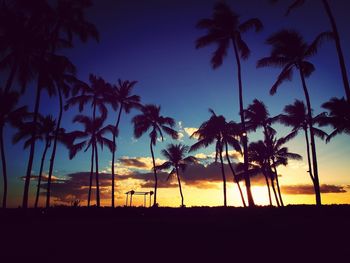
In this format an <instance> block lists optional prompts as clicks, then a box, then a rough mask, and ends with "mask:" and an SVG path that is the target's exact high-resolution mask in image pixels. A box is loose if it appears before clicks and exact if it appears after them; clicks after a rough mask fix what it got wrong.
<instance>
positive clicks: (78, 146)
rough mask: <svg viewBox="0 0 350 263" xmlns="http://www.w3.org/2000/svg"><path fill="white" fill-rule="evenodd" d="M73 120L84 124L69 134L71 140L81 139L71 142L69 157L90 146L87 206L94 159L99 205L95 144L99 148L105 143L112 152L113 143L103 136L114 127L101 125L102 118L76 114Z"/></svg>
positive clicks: (97, 202) (98, 204)
mask: <svg viewBox="0 0 350 263" xmlns="http://www.w3.org/2000/svg"><path fill="white" fill-rule="evenodd" d="M73 122H78V123H80V124H82V125H83V126H84V130H83V131H74V132H71V133H70V134H69V136H70V137H71V138H73V142H75V140H77V139H79V140H82V141H80V142H78V143H75V144H74V143H73V144H72V145H71V147H70V149H69V158H70V159H72V158H74V157H75V155H76V154H77V153H78V152H79V151H81V150H82V149H84V148H85V149H84V152H86V151H87V150H88V149H89V148H90V147H91V171H90V184H89V193H88V206H90V200H91V188H92V177H93V166H94V161H95V179H96V205H97V207H100V184H99V171H98V149H97V146H98V145H100V147H101V149H103V146H104V145H106V146H107V147H108V149H109V150H110V151H111V152H112V151H113V149H114V144H113V142H112V141H111V140H109V139H107V138H106V137H104V135H105V134H106V133H111V134H113V131H114V128H113V126H112V125H107V126H105V127H103V122H104V119H103V118H101V117H99V118H95V119H94V118H90V117H87V116H84V115H77V116H76V117H75V118H74V119H73Z"/></svg>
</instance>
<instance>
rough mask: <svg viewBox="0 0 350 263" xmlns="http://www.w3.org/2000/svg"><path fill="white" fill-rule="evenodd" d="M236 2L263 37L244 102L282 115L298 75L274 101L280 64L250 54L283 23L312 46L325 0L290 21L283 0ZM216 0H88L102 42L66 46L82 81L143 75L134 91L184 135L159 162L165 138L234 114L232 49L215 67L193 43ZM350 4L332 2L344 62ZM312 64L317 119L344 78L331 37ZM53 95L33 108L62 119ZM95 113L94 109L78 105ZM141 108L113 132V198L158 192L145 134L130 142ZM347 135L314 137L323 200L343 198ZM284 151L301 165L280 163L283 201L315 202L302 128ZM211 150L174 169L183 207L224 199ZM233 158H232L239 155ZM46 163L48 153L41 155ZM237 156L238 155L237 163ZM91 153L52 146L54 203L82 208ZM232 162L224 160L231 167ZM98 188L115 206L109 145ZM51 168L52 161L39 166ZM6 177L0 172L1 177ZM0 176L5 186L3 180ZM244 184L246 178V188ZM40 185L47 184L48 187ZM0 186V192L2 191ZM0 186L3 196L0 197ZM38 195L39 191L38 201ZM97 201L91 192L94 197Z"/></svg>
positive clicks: (21, 166) (18, 160)
mask: <svg viewBox="0 0 350 263" xmlns="http://www.w3.org/2000/svg"><path fill="white" fill-rule="evenodd" d="M227 2H228V3H229V4H230V6H231V7H232V9H233V10H234V11H235V12H236V13H238V14H240V19H241V21H245V20H247V19H249V18H253V17H258V18H259V19H260V20H261V21H262V22H263V25H264V29H263V31H262V32H260V33H255V32H248V33H245V34H244V36H243V37H244V39H245V41H246V43H247V44H248V46H249V47H250V49H251V51H252V53H251V56H250V57H249V59H247V60H246V61H244V62H242V76H243V87H244V91H243V92H244V94H243V95H244V104H245V106H246V105H248V104H249V103H251V102H252V101H253V99H255V98H257V99H259V100H262V101H264V103H265V104H266V105H267V106H268V109H269V112H270V114H271V116H275V115H277V114H280V113H281V112H282V110H283V108H284V106H285V105H287V104H291V103H293V102H294V100H295V99H304V96H303V93H302V88H301V84H300V80H299V79H298V78H297V76H295V77H294V78H293V81H291V82H288V83H284V84H283V85H282V86H281V87H280V89H279V90H278V91H277V93H276V94H275V95H274V96H270V95H269V89H270V87H271V86H272V84H273V83H274V81H275V79H276V77H277V74H278V73H279V69H271V68H262V69H256V61H257V60H258V59H260V58H262V57H265V56H268V55H269V51H270V47H269V46H268V45H266V44H265V40H266V38H267V37H268V36H269V35H271V34H272V33H274V32H276V31H278V30H280V29H283V28H287V29H296V30H298V31H299V32H300V33H301V34H302V35H303V36H304V37H305V40H306V41H308V42H311V41H312V40H313V39H314V38H315V36H316V35H317V34H319V33H320V32H323V31H327V30H330V24H329V21H328V17H327V16H326V13H325V11H324V9H323V6H322V4H321V1H317V0H309V1H306V4H305V5H304V6H303V7H301V8H299V9H296V10H295V11H294V12H292V13H291V14H290V15H289V16H288V17H285V16H284V13H285V10H286V8H287V3H290V2H291V1H280V3H278V4H275V5H271V4H270V3H269V1H261V0H249V1H247V0H246V1H243V0H236V1H235V0H232V1H227ZM214 3H215V1H209V0H205V1H200V0H188V1H175V0H170V1H161V0H148V1H141V0H138V1H137V0H130V1H113V0H103V1H94V6H93V7H91V8H90V9H89V10H88V11H87V13H86V15H87V18H88V19H89V21H91V22H93V23H94V24H95V25H96V27H97V29H98V30H99V33H100V41H99V42H98V43H97V42H94V41H90V42H88V43H84V44H83V43H80V42H79V41H76V43H75V47H74V48H73V49H70V50H65V51H63V54H64V55H66V56H68V57H69V58H70V59H71V60H72V61H73V63H74V64H75V65H76V66H77V69H78V72H77V76H78V77H79V78H80V79H81V80H83V81H86V82H88V76H89V74H90V73H93V74H95V75H97V76H100V77H102V78H103V79H105V80H106V81H108V82H110V83H112V84H114V83H116V82H117V80H118V79H119V78H120V79H122V80H136V81H138V82H137V84H136V86H135V88H134V92H135V93H136V94H138V95H140V96H141V100H142V103H144V104H148V103H153V104H157V105H161V113H162V114H163V115H164V116H170V117H172V118H174V119H175V120H176V123H177V125H176V129H177V130H178V131H179V133H180V139H179V140H178V141H173V140H172V139H171V138H168V137H166V138H165V141H164V142H161V141H158V142H157V145H156V147H155V156H156V159H157V163H159V164H160V163H162V162H163V161H164V157H162V155H161V154H160V151H161V150H162V149H163V148H165V147H166V145H167V144H168V143H172V142H175V143H179V142H181V143H183V144H186V145H192V144H193V143H195V142H196V140H195V139H191V138H189V136H190V135H191V134H192V132H193V131H195V130H196V128H198V127H199V126H200V124H201V123H202V122H203V121H205V120H207V119H208V118H209V117H210V114H209V112H208V108H212V109H214V110H215V112H216V113H217V114H220V115H224V116H225V117H226V119H227V120H235V121H237V122H238V121H239V115H238V107H239V105H238V89H237V77H236V76H237V75H236V74H237V73H236V67H235V66H236V65H235V60H234V57H233V51H232V50H231V51H232V52H231V53H230V52H229V53H228V55H227V57H226V59H225V60H224V63H223V65H222V66H221V67H220V68H218V69H215V70H213V69H212V68H211V65H210V58H211V55H212V52H213V51H214V48H215V46H210V47H206V48H202V49H199V50H196V49H195V44H194V43H195V40H196V39H197V38H198V37H200V36H202V35H204V34H205V31H204V30H199V29H197V28H196V27H195V25H196V23H197V21H198V20H199V19H202V18H207V17H210V16H211V13H212V7H213V5H214ZM349 7H350V3H348V2H347V1H342V0H333V1H331V8H332V11H333V13H334V16H335V17H336V21H337V25H338V30H339V33H340V35H341V43H342V46H343V52H344V56H345V60H346V62H347V65H348V74H350V72H349V68H350V51H349V49H348V48H346V47H348V46H350V36H349V34H348V29H347V27H348V24H349V22H350V19H349V16H348V14H346V12H347V10H349ZM311 61H312V62H313V63H314V65H315V66H316V71H315V72H314V73H313V74H312V76H311V77H310V78H308V79H307V85H308V88H309V93H310V96H311V103H312V107H313V109H314V112H315V114H317V113H320V112H322V109H321V107H320V106H321V104H322V103H323V102H325V101H327V100H329V99H330V98H331V97H342V96H344V89H343V86H342V82H341V74H340V69H339V65H338V60H337V56H336V50H335V46H334V43H331V42H329V43H324V45H323V46H322V47H321V48H320V50H319V53H318V54H317V55H316V56H315V57H314V58H312V60H311ZM32 88H33V87H29V88H28V89H27V92H26V93H25V95H24V96H23V97H22V99H21V102H20V104H27V105H29V108H33V103H34V101H33V100H34V92H33V89H32ZM57 109H58V99H57V98H49V97H48V96H47V94H44V95H43V99H42V102H41V105H40V111H41V112H42V113H44V114H53V115H54V116H55V115H57ZM77 113H78V112H77V110H76V109H71V110H69V111H67V112H65V113H64V116H63V123H62V126H63V127H64V128H66V130H68V131H72V130H75V129H81V128H82V127H80V126H79V125H76V124H74V125H73V124H72V119H73V117H74V116H75V115H76V114H77ZM84 113H85V114H91V111H90V109H89V107H87V108H86V110H85V111H84ZM135 114H137V112H136V111H132V112H131V113H130V114H129V115H125V114H123V115H122V119H121V123H120V129H119V130H120V134H119V137H118V139H117V145H118V146H117V147H118V152H117V158H118V160H117V162H116V164H115V167H116V169H117V173H118V177H117V179H116V184H117V185H116V191H117V192H116V201H117V205H124V204H125V194H124V193H125V192H126V191H129V190H135V191H150V190H152V188H153V177H152V174H151V157H150V156H151V155H150V152H149V137H148V135H147V134H146V135H144V136H142V137H141V138H140V139H135V138H134V137H133V126H132V124H131V118H132V117H133V116H134V115H135ZM115 120H116V112H114V111H113V110H112V109H111V110H110V111H109V115H108V118H107V121H106V124H112V123H115ZM274 127H275V128H276V130H277V131H278V136H279V137H282V136H285V135H286V134H288V132H289V131H290V130H289V129H288V128H286V127H283V126H281V125H275V126H274ZM325 131H327V132H330V131H331V130H330V129H329V128H325ZM12 134H13V130H12V129H10V128H7V129H6V130H5V138H6V154H7V159H8V170H9V171H8V173H9V181H10V182H9V198H8V200H9V201H8V202H9V206H12V207H17V206H18V205H20V203H21V198H22V194H23V186H24V181H23V180H22V179H21V177H22V176H23V175H24V174H25V170H26V166H27V162H28V154H29V153H28V151H26V150H23V147H22V146H23V145H22V144H17V145H12V144H11V136H12ZM248 136H249V141H250V142H252V141H256V140H259V139H261V138H262V131H261V130H257V131H256V132H254V133H250V134H248ZM349 141H350V140H349V137H348V136H345V135H341V136H338V137H336V138H334V139H333V140H332V141H331V142H329V143H328V144H326V143H325V142H322V141H320V140H317V157H318V162H319V176H320V182H321V184H322V185H323V186H322V187H321V190H322V191H323V192H324V193H323V194H322V200H323V203H328V204H331V203H349V202H350V193H349V191H350V177H349V172H348V170H349V164H348V161H349V156H350V142H349ZM287 146H288V148H289V150H290V152H295V153H299V154H300V155H302V156H303V157H304V158H303V160H302V161H290V163H289V165H288V166H287V167H279V168H278V173H279V174H280V175H281V176H280V184H281V188H282V194H283V198H284V203H285V204H304V203H305V204H312V203H314V202H315V197H314V195H313V192H312V185H311V180H310V178H309V176H308V174H307V170H308V169H307V163H306V158H305V157H306V156H305V151H306V150H305V142H304V137H303V136H302V135H301V134H300V135H299V136H298V137H297V138H295V139H294V140H292V141H291V142H289V143H288V144H287ZM42 151H43V144H42V143H38V146H37V148H36V152H35V162H34V166H33V171H32V173H33V175H37V174H38V171H39V164H40V158H41V154H42ZM213 152H214V148H213V147H208V148H206V149H202V150H199V151H197V152H194V153H193V155H195V156H197V157H199V159H200V163H199V164H197V165H195V166H193V167H190V168H189V169H188V170H187V171H185V173H184V174H182V175H181V178H182V180H183V184H184V185H183V188H184V189H183V191H184V197H185V204H186V205H187V206H217V205H222V204H223V195H222V182H221V174H220V169H219V168H220V166H218V165H217V164H215V163H214V159H213V156H214V155H213ZM235 156H236V157H237V155H235ZM48 159H49V158H47V160H48ZM241 159H242V158H241V157H237V158H236V160H235V162H239V161H240V160H241ZM89 161H90V153H89V152H86V153H83V152H81V153H78V154H77V156H76V157H75V158H74V159H73V160H69V158H68V151H67V149H65V148H64V147H63V146H59V147H58V151H57V158H56V161H55V168H54V176H55V178H57V181H55V182H54V184H53V189H52V191H53V194H52V195H53V196H54V200H55V201H54V204H62V203H63V202H64V203H69V202H70V201H74V200H76V199H80V200H82V204H86V202H85V200H86V196H87V185H88V171H89V169H90V163H89ZM226 166H227V165H226ZM226 166H225V169H226V174H227V178H228V205H233V206H240V205H242V204H241V200H240V197H239V193H238V191H237V188H236V185H234V184H233V180H232V175H231V173H230V171H229V169H228V167H226ZM99 167H100V170H101V172H102V174H101V185H102V204H103V205H106V206H108V205H110V180H111V179H110V178H111V177H110V171H111V153H110V152H108V151H107V150H106V149H103V151H100V163H99ZM47 170H48V162H47V163H46V166H45V171H47ZM167 177H168V175H167V173H165V172H164V173H161V174H160V175H159V178H160V181H161V183H160V188H159V191H158V203H159V204H160V205H161V206H179V205H180V195H179V190H178V186H177V183H176V181H175V180H174V178H170V179H169V180H166V179H167ZM261 179H262V178H255V179H253V180H252V185H253V188H252V190H253V196H254V199H255V201H256V203H257V204H259V205H266V204H268V196H267V190H266V186H265V185H264V182H263V180H261ZM1 180H2V178H1ZM1 180H0V183H1V185H2V181H1ZM35 185H36V181H35V180H32V183H31V192H30V194H31V199H30V200H31V204H32V203H33V197H34V193H35ZM242 186H243V188H244V185H242ZM43 190H44V189H43ZM0 191H2V189H1V190H0ZM1 193H2V192H1ZM43 199H44V198H42V201H43ZM93 200H94V199H93ZM134 204H135V205H142V204H143V197H141V196H136V197H135V198H134Z"/></svg>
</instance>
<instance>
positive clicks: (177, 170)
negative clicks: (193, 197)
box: [175, 167, 185, 207]
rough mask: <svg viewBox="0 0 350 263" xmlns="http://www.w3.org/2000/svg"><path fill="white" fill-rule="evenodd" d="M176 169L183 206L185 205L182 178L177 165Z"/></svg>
mask: <svg viewBox="0 0 350 263" xmlns="http://www.w3.org/2000/svg"><path fill="white" fill-rule="evenodd" d="M175 169H176V176H177V182H178V183H179V189H180V195H181V207H184V206H185V205H184V196H183V194H182V187H181V180H180V174H179V169H178V168H177V167H175Z"/></svg>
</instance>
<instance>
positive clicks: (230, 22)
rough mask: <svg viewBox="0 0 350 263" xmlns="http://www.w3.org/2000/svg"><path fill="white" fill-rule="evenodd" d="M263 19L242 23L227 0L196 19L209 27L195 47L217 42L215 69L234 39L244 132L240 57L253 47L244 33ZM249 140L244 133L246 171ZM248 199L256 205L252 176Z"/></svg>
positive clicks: (201, 24) (199, 23)
mask: <svg viewBox="0 0 350 263" xmlns="http://www.w3.org/2000/svg"><path fill="white" fill-rule="evenodd" d="M262 27H263V26H262V23H261V21H260V20H259V19H257V18H252V19H249V20H247V21H245V22H243V23H240V21H239V16H238V15H237V14H235V13H234V12H233V11H232V10H231V9H230V7H229V6H228V5H227V4H226V3H224V2H218V3H216V4H215V6H214V11H213V14H212V17H211V18H205V19H202V20H200V21H199V22H198V23H197V28H199V29H206V30H207V34H206V35H204V36H202V37H200V38H198V39H197V41H196V48H202V47H205V46H208V45H211V44H217V49H216V50H215V52H214V54H213V57H212V59H211V64H212V67H213V68H214V69H215V68H217V67H219V66H221V65H222V63H223V59H224V58H225V56H226V55H227V51H228V49H229V47H230V43H232V46H233V51H234V54H235V58H236V63H237V77H238V94H239V113H240V117H241V124H242V134H246V132H245V120H244V114H243V109H244V106H243V84H242V73H241V59H247V58H248V57H249V55H250V50H249V48H248V46H247V44H246V43H245V42H244V41H243V39H242V36H241V35H242V33H245V32H247V31H248V30H250V29H253V28H254V29H255V31H256V32H258V31H260V30H261V29H262ZM247 147H248V140H247V138H246V137H245V136H244V137H243V151H244V164H245V171H246V172H248V155H247ZM245 183H246V189H247V196H248V203H249V205H254V200H253V196H252V193H251V189H250V180H249V176H246V179H245Z"/></svg>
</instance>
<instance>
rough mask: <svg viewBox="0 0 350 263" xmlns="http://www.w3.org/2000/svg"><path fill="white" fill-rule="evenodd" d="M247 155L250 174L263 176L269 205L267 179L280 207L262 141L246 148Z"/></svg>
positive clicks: (270, 200)
mask: <svg viewBox="0 0 350 263" xmlns="http://www.w3.org/2000/svg"><path fill="white" fill-rule="evenodd" d="M248 153H249V162H250V165H251V173H252V174H258V173H262V174H263V176H264V177H265V182H266V186H267V191H268V195H269V202H270V205H272V198H271V191H270V183H269V179H270V180H271V187H272V190H273V192H274V196H275V200H276V204H277V206H280V201H279V198H278V196H277V193H276V189H275V183H274V176H273V174H272V171H271V163H270V156H269V155H268V147H267V146H266V144H265V143H264V141H262V140H260V141H257V142H252V143H250V144H249V146H248Z"/></svg>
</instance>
